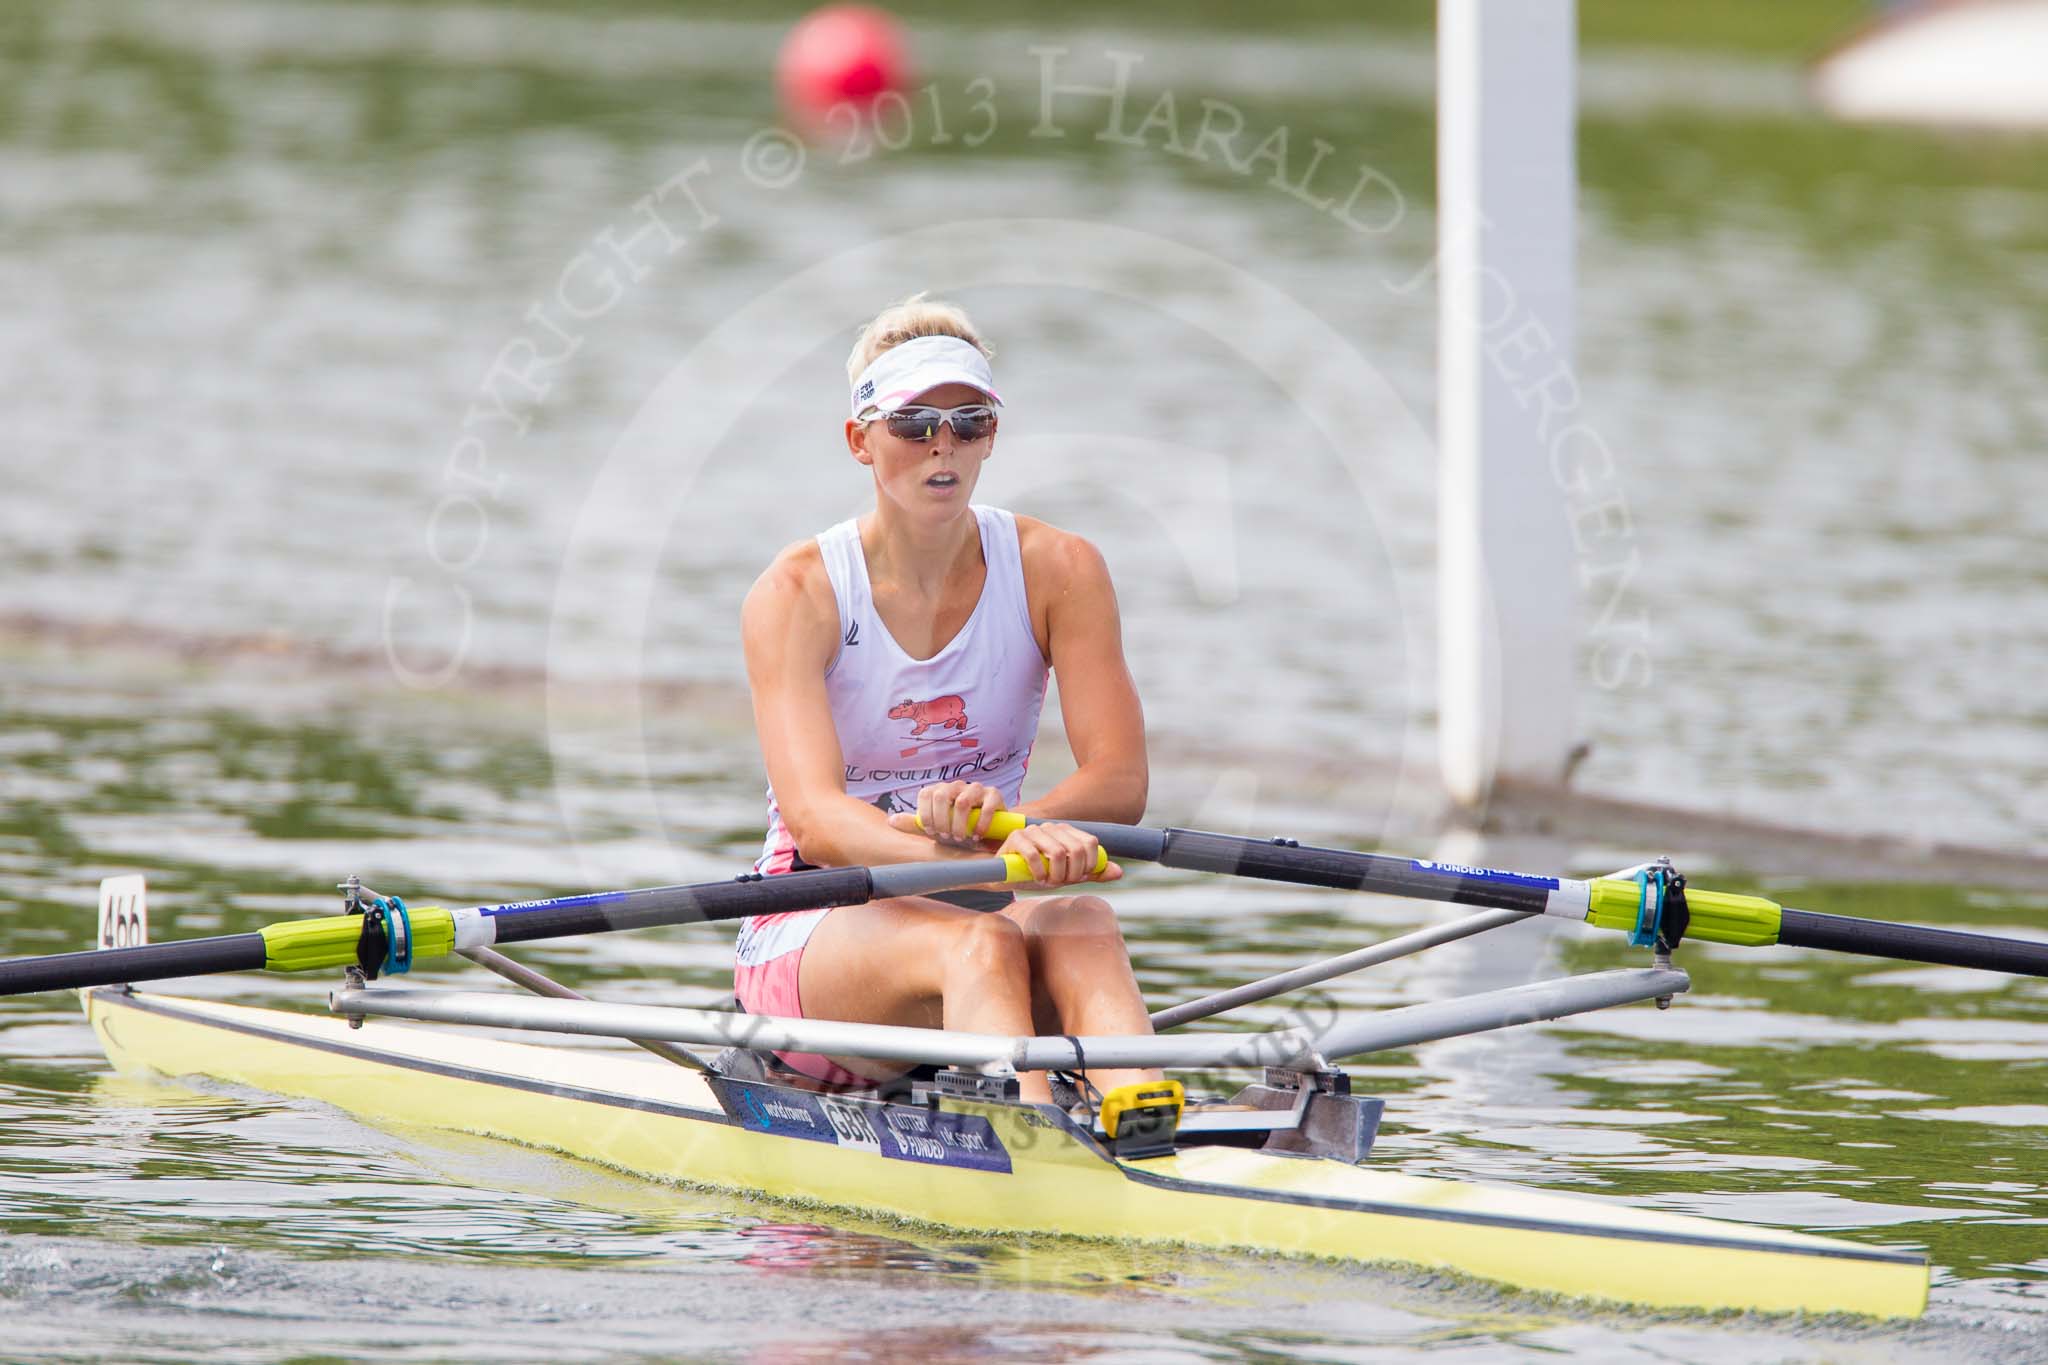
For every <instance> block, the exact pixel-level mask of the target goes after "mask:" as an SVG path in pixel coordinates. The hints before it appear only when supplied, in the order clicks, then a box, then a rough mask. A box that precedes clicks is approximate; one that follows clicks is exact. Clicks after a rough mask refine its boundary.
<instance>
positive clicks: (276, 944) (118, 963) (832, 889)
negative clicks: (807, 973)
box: [0, 853, 1032, 996]
mask: <svg viewBox="0 0 2048 1365" xmlns="http://www.w3.org/2000/svg"><path fill="white" fill-rule="evenodd" d="M1030 880H1032V875H1031V869H1030V868H1029V867H1028V866H1026V864H1025V861H1024V859H1023V858H1021V857H1019V856H1018V855H1016V854H1014V853H1010V854H1003V855H999V856H991V857H987V858H965V859H951V860H941V861H934V862H925V863H899V864H895V865H892V866H887V867H873V868H869V867H831V868H819V869H816V870H814V871H809V872H790V873H785V874H783V875H781V876H776V877H762V876H757V875H754V874H748V875H747V876H744V877H738V878H732V879H729V880H726V881H718V882H703V883H699V884H696V885H692V886H655V887H647V888H644V889H641V890H637V891H601V892H597V893H594V894H591V895H582V896H558V897H555V898H552V899H549V900H532V901H516V902H513V903H511V904H508V905H479V906H473V907H471V908H469V909H466V910H446V909H443V908H441V907H440V906H435V905H421V906H416V907H413V908H411V909H409V910H407V911H406V912H405V917H404V922H405V923H406V924H407V925H408V926H409V927H410V930H411V952H410V956H411V957H412V958H415V959H419V958H430V957H442V956H446V955H447V954H449V953H454V952H460V951H462V950H463V949H466V948H479V947H488V946H489V945H490V944H493V943H528V942H531V941H533V940H534V939H543V938H566V937H569V936H571V935H576V934H599V933H609V932H612V931H614V930H619V929H645V928H650V927H652V926H655V925H662V924H694V923H699V922H703V921H708V920H734V919H744V918H745V917H747V916H749V915H771V914H776V913H779V912H782V911H790V910H821V909H826V908H829V907H832V906H838V905H859V904H862V903H864V902H867V901H870V900H880V899H884V898H886V897H891V896H918V895H926V894H929V893H931V892H934V891H948V890H954V889H957V888H960V887H967V886H980V885H983V884H986V883H994V882H1028V881H1030ZM392 913H393V914H394V915H395V913H396V912H395V911H393V912H392ZM364 930H365V918H364V916H362V915H329V916H325V917H323V918H320V919H306V920H286V921H284V922H282V923H278V924H272V925H268V926H266V927H265V928H263V929H260V930H258V931H257V932H255V933H252V934H226V935H222V936H219V937H216V938H195V939H183V940H175V941H171V942H166V943H144V944H138V945H136V946H134V947H130V948H107V949H100V950H96V951H90V952H82V953H57V954H53V955H51V956H48V957H24V958H14V959H12V960H8V961H0V996H4V995H30V994H33V993H35V992H38V991H62V990H78V989H82V988H84V987H87V986H118V985H126V984H128V983H130V982H136V981H162V980H166V979H168V978H170V977H178V976H205V975H210V974H212V973H216V972H250V971H272V972H303V971H317V970H320V969H323V968H334V967H346V966H350V965H352V964H355V963H356V962H358V961H359V960H360V959H361V958H362V956H363V955H364V953H365V952H368V953H369V954H370V957H371V960H372V961H375V960H377V958H379V957H380V956H381V954H382V953H383V951H384V949H383V947H382V940H381V939H375V938H374V937H373V939H372V941H371V942H370V943H369V944H368V945H367V947H366V945H365V943H364ZM374 932H375V931H374V930H372V933H373V935H374Z"/></svg>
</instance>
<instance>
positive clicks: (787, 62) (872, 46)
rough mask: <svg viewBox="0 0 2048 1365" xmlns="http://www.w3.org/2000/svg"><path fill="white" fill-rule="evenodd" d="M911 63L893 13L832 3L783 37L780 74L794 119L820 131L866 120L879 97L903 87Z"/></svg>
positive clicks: (799, 124)
mask: <svg viewBox="0 0 2048 1365" xmlns="http://www.w3.org/2000/svg"><path fill="white" fill-rule="evenodd" d="M909 66H910V63H909V58H908V55H907V51H906V45H905V43H904V41H903V30H902V28H901V26H899V25H898V24H897V22H896V20H895V19H894V18H892V17H891V16H890V15H888V14H885V13H883V12H882V11H881V10H878V9H871V8H869V7H868V6H866V5H828V6H826V7H825V8H824V9H820V10H813V11H812V12H811V13H810V14H808V15H806V16H804V18H803V19H802V20H800V21H799V22H798V23H797V26H796V27H795V28H793V29H791V30H790V31H789V36H788V37H787V38H785V39H783V40H782V51H781V54H780V55H779V56H778V57H777V58H776V63H775V78H776V84H777V85H778V86H779V87H780V89H781V92H782V108H783V112H784V114H785V115H786V117H787V118H788V119H789V121H790V122H791V123H792V124H793V125H795V126H796V127H797V128H798V129H799V130H801V131H803V132H806V133H818V132H823V131H826V130H827V129H828V128H830V127H835V126H836V127H843V128H850V127H852V126H853V124H854V123H856V122H865V121H866V119H867V118H868V116H869V114H870V113H871V112H872V111H873V109H874V104H875V101H876V100H877V99H879V98H881V97H882V96H883V95H886V94H889V93H891V92H895V93H899V94H900V93H901V92H902V90H903V87H904V85H905V84H906V83H907V82H908V80H909V74H910V72H909ZM841 106H846V107H845V108H844V109H841ZM835 111H837V112H835Z"/></svg>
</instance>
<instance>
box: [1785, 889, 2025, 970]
mask: <svg viewBox="0 0 2048 1365" xmlns="http://www.w3.org/2000/svg"><path fill="white" fill-rule="evenodd" d="M1778 942H1780V943H1783V944H1785V945H1787V946H1788V947H1793V948H1825V949H1828V950H1829V951H1832V952H1837V953H1861V954H1862V955H1863V956H1865V957H1889V958H1897V959H1899V960H1900V961H1904V962H1932V963H1936V964H1939V965H1941V966H1944V967H1977V968H1981V969H1982V970H1984V971H1987V972H2013V973H2016V974H2018V975H2021V976H2048V943H2029V942H2027V941H2025V940H2024V939H2013V938H1996V937H1993V936H1992V935H1990V934H1971V933H1966V932H1964V931H1962V930H1960V929H1930V928H1927V927H1925V926H1924V925H1918V924H1888V923H1886V922H1884V921H1883V920H1868V919H1854V918H1851V917H1849V916H1846V915H1823V914H1819V913H1817V912H1815V911H1812V910H1794V909H1792V908H1791V907H1790V906H1787V907H1786V908H1785V910H1784V912H1783V918H1782V920H1781V922H1780V924H1779V927H1778Z"/></svg>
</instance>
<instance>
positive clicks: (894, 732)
mask: <svg viewBox="0 0 2048 1365" xmlns="http://www.w3.org/2000/svg"><path fill="white" fill-rule="evenodd" d="M972 510H973V512H974V520H975V524H976V525H977V526H978V527H979V529H980V531H981V553H982V558H983V560H984V562H986V564H987V565H988V574H987V577H986V579H985V580H984V582H983V583H982V588H981V599H980V600H979V601H978V602H976V603H975V604H974V611H973V613H972V614H971V615H970V616H968V618H967V624H966V625H964V626H962V627H961V628H960V632H959V634H957V635H955V636H954V637H953V638H952V639H951V640H949V641H947V642H946V647H945V648H944V649H941V650H940V651H939V652H938V653H937V654H934V655H933V656H932V657H931V658H929V659H913V658H911V657H910V655H908V654H906V653H904V652H903V647H902V646H901V645H899V644H897V643H896V638H895V637H894V636H893V635H891V634H890V633H889V628H888V627H887V626H885V625H883V624H882V618H881V617H880V616H879V615H877V614H876V612H875V603H874V596H873V594H872V593H871V592H870V590H869V587H868V563H867V556H866V554H864V553H863V552H862V550H861V544H860V524H859V523H858V522H856V521H842V522H840V523H839V524H838V525H837V526H834V527H833V528H832V529H831V530H829V531H824V532H822V533H820V534H819V536H818V538H817V539H818V550H819V552H820V553H821V554H822V555H823V556H824V559H825V572H826V573H827V574H828V575H830V577H831V579H832V596H833V598H834V600H835V601H837V603H838V604H839V639H840V645H839V652H838V655H837V656H836V657H835V658H834V659H833V661H832V665H831V667H829V668H827V669H826V670H825V693H826V696H827V697H828V698H830V700H831V703H832V724H833V728H834V729H835V730H836V731H837V732H838V735H839V748H840V752H841V754H842V755H843V756H844V757H845V759H846V790H847V793H848V794H849V795H852V796H857V797H859V798H860V799H861V800H863V801H867V802H870V803H872V804H874V805H877V806H880V807H881V808H882V809H883V810H886V811H890V812H895V811H914V810H916V809H917V793H918V791H919V790H920V789H921V788H923V787H927V786H929V785H931V784H932V783H934V782H954V781H959V782H983V783H986V784H988V785H989V786H991V787H994V788H996V789H997V790H998V791H1000V792H1002V794H1003V802H1004V804H1005V805H1008V806H1011V807H1015V806H1016V805H1017V804H1018V803H1019V802H1020V801H1021V800H1022V799H1023V790H1024V770H1025V768H1026V767H1028V766H1029V764H1030V762H1031V745H1032V743H1033V742H1034V741H1035V740H1036V739H1037V737H1038V713H1039V709H1040V708H1041V707H1042V706H1044V704H1045V681H1046V672H1047V669H1046V662H1045V656H1044V655H1043V654H1041V653H1040V652H1039V649H1038V639H1037V636H1036V635H1034V634H1033V632H1032V629H1031V609H1030V606H1029V603H1028V601H1027V599H1026V597H1025V592H1024V560H1023V556H1022V555H1021V554H1020V552H1019V551H1018V548H1017V519H1016V518H1015V517H1013V516H1011V515H1010V514H1009V513H1008V512H1006V511H1004V510H1003V509H1001V508H999V507H982V506H979V505H977V506H975V507H974V508H973V509H972ZM799 857H800V854H799V852H798V850H797V847H796V843H795V841H794V840H793V839H791V838H790V835H789V830H788V828H787V827H786V826H785V825H784V824H783V822H782V812H781V810H780V809H779V808H778V807H777V806H776V804H775V791H774V788H773V787H771V788H769V791H768V837H767V839H766V841H765V842H764V843H763V845H762V848H761V857H760V858H759V859H758V860H757V861H756V862H755V864H754V866H755V868H756V869H757V870H758V871H761V872H770V873H773V872H787V871H789V870H790V868H791V867H793V866H796V865H798V859H799Z"/></svg>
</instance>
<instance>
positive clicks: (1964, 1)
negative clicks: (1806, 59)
mask: <svg viewBox="0 0 2048 1365" xmlns="http://www.w3.org/2000/svg"><path fill="white" fill-rule="evenodd" d="M1813 94H1814V98H1815V99H1816V100H1817V101H1818V102H1819V103H1820V105H1821V107H1822V108H1824V109H1826V110H1827V111H1828V112H1829V113H1831V114H1834V115H1835V116H1836V117H1838V118H1845V119H1856V120H1867V121H1871V122H1895V123H1932V124H1954V125H1963V126H1976V127H1986V128H2048V0H1919V3H1914V4H1904V5H1891V6H1887V7H1886V8H1885V11H1884V13H1883V14H1882V15H1880V16H1879V17H1878V18H1876V19H1875V20H1873V21H1872V22H1871V23H1869V24H1868V25H1866V26H1865V27H1864V28H1862V29H1861V30H1859V31H1858V32H1856V33H1855V34H1853V35H1851V36H1850V37H1849V38H1847V39H1845V40H1844V41H1843V42H1842V43H1840V44H1838V45H1837V46H1836V47H1835V48H1834V49H1832V50H1831V51H1830V52H1828V53H1827V55H1825V56H1824V57H1822V58H1821V59H1820V60H1819V61H1818V62H1816V63H1815V64H1814V69H1813Z"/></svg>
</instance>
